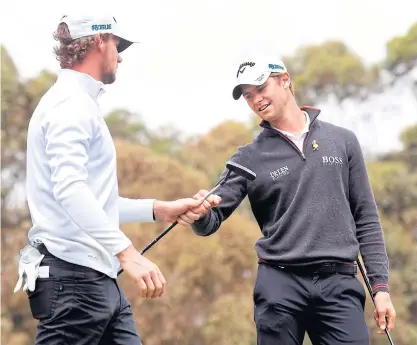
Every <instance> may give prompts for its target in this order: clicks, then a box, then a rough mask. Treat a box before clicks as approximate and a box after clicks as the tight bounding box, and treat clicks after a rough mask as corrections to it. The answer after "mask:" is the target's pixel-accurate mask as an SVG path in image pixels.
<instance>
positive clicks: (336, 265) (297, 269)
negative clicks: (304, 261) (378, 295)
mask: <svg viewBox="0 0 417 345" xmlns="http://www.w3.org/2000/svg"><path fill="white" fill-rule="evenodd" d="M258 262H259V263H260V264H267V265H271V266H275V267H278V268H280V269H283V270H286V271H288V272H293V273H298V274H301V275H302V274H305V275H329V274H345V275H356V273H357V272H358V267H357V266H356V264H355V263H354V262H324V263H319V264H310V265H302V266H301V265H300V266H298V265H297V266H295V265H294V266H293V265H281V264H278V263H274V262H268V261H265V260H262V259H259V261H258Z"/></svg>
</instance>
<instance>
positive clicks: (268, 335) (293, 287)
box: [253, 263, 369, 345]
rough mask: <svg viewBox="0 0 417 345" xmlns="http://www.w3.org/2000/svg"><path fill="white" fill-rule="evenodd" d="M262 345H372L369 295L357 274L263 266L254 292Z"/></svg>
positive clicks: (259, 342)
mask: <svg viewBox="0 0 417 345" xmlns="http://www.w3.org/2000/svg"><path fill="white" fill-rule="evenodd" d="M253 298H254V320H255V324H256V330H257V344H258V345H276V344H285V345H301V344H303V340H304V335H305V333H306V332H307V334H308V336H309V338H310V340H311V341H312V343H313V344H314V345H316V344H317V345H318V344H320V345H341V344H351V345H368V344H369V334H368V328H367V326H366V323H365V315H364V305H365V299H366V294H365V289H364V288H363V286H362V284H361V282H360V281H359V280H358V279H357V278H356V276H355V274H340V273H313V271H311V272H310V271H309V270H305V269H300V270H297V271H293V270H292V269H289V268H288V267H285V268H280V267H279V266H271V265H267V264H263V263H262V264H260V265H259V268H258V275H257V279H256V283H255V287H254V295H253Z"/></svg>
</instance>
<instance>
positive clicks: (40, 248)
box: [32, 242, 53, 256]
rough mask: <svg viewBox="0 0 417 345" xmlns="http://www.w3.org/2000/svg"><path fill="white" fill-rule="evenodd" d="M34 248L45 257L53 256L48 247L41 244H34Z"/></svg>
mask: <svg viewBox="0 0 417 345" xmlns="http://www.w3.org/2000/svg"><path fill="white" fill-rule="evenodd" d="M32 247H35V248H36V249H37V250H38V251H39V253H41V254H43V255H45V256H53V255H52V254H51V253H50V252H49V251H48V249H47V248H46V246H45V245H44V244H43V243H41V242H35V243H32Z"/></svg>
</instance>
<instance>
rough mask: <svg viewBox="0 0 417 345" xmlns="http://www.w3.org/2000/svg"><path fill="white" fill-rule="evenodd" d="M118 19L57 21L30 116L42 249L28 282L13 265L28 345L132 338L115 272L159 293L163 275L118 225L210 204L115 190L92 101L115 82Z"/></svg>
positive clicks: (35, 239) (35, 237)
mask: <svg viewBox="0 0 417 345" xmlns="http://www.w3.org/2000/svg"><path fill="white" fill-rule="evenodd" d="M119 25H120V24H119V23H117V21H116V19H115V18H114V17H112V16H76V17H73V16H64V17H63V18H62V19H61V21H60V23H59V26H58V28H57V31H56V34H55V35H56V39H57V41H58V42H59V45H58V46H57V47H56V48H55V54H56V57H57V60H58V61H59V62H60V65H61V68H62V69H61V71H60V72H59V75H58V78H57V81H56V83H55V84H54V85H53V86H52V87H51V88H50V89H49V90H48V91H47V92H46V94H45V95H44V96H43V98H42V99H41V101H40V102H39V104H38V106H37V108H36V110H35V112H34V114H33V116H32V118H31V120H30V124H29V129H28V138H27V200H28V204H29V209H30V214H31V218H32V223H33V226H32V228H31V229H30V231H29V242H30V244H31V245H32V246H35V247H36V248H37V249H38V251H39V252H40V254H42V256H40V259H39V260H38V263H39V262H40V267H36V268H35V270H34V271H35V272H36V276H37V279H36V281H35V278H36V277H33V276H31V275H30V274H29V272H30V270H29V269H28V270H27V271H26V274H25V268H24V267H25V266H24V263H22V264H21V266H20V275H21V279H20V283H18V285H19V284H21V283H22V281H23V280H24V279H23V278H25V279H26V280H27V281H26V287H25V290H26V291H27V293H28V297H29V303H30V308H31V311H32V315H33V317H34V318H35V319H37V320H39V324H38V333H37V337H36V344H37V345H44V344H45V345H46V344H48V345H54V344H72V345H79V344H89V345H93V344H100V345H103V344H132V345H133V344H134V345H139V344H141V341H140V338H139V334H138V332H137V331H136V328H135V323H134V319H133V316H132V312H131V309H130V304H129V302H128V301H127V300H126V299H125V297H124V296H123V293H122V291H121V290H120V288H119V286H118V284H117V281H116V278H117V272H118V270H119V269H120V267H121V268H123V270H124V272H126V273H125V274H127V275H128V276H129V278H131V279H132V280H133V281H134V282H135V284H136V286H137V288H138V291H139V293H140V295H141V296H142V297H146V298H155V297H159V296H161V295H162V294H163V293H164V289H165V278H164V276H163V274H162V273H161V271H160V270H159V268H158V267H157V266H156V265H155V264H154V263H152V262H150V261H149V260H148V259H146V258H145V257H143V256H141V255H140V254H139V253H138V251H137V250H136V249H135V247H134V246H133V244H132V242H131V241H130V240H129V238H128V237H126V235H125V234H124V233H123V232H122V231H121V230H120V227H119V224H120V223H123V222H132V221H136V222H153V221H154V220H155V219H161V220H164V221H169V222H174V221H178V222H179V223H180V224H182V225H188V224H191V223H193V221H195V220H197V219H198V218H199V217H200V216H202V215H203V214H205V212H207V210H208V209H209V208H210V207H213V206H215V205H217V204H218V203H219V202H220V198H219V197H217V196H212V197H211V198H209V199H208V200H207V201H205V202H204V203H203V204H201V202H200V201H199V200H194V199H192V198H187V199H180V200H176V201H172V202H165V201H159V200H154V199H146V200H133V199H126V198H122V197H120V196H119V193H118V182H117V169H116V150H115V146H114V143H113V140H112V137H111V135H110V132H109V130H108V128H107V126H106V123H105V121H104V119H103V115H102V113H101V112H100V109H99V107H98V104H97V99H98V97H99V95H100V94H101V93H102V92H103V85H104V84H111V83H113V82H114V81H115V79H116V71H117V66H118V64H119V63H120V62H121V61H122V59H121V57H120V55H119V53H121V52H122V51H123V50H125V49H126V48H127V47H129V46H130V45H131V44H132V43H133V40H131V39H129V36H128V35H125V34H123V33H122V31H121V30H120V26H119ZM138 178H140V176H138ZM32 249H33V248H32ZM27 267H29V266H27ZM32 268H33V267H32ZM17 288H20V286H17Z"/></svg>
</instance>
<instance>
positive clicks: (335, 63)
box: [285, 41, 379, 104]
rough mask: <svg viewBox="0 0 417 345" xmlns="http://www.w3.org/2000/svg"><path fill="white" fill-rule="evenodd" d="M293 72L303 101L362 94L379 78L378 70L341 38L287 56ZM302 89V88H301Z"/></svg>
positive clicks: (304, 48)
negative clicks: (364, 61)
mask: <svg viewBox="0 0 417 345" xmlns="http://www.w3.org/2000/svg"><path fill="white" fill-rule="evenodd" d="M285 62H286V64H287V65H288V66H287V67H288V69H289V71H290V72H291V74H292V79H293V81H294V84H295V92H296V94H297V97H298V98H299V99H300V103H302V104H314V102H315V101H317V100H319V99H321V98H323V97H325V96H328V95H329V94H334V95H335V96H336V97H337V98H338V99H339V100H340V101H341V100H343V99H345V98H347V97H349V96H359V95H360V92H361V91H363V90H364V89H365V88H366V87H370V86H371V85H373V84H376V83H377V81H378V77H379V74H378V69H377V67H376V66H373V67H372V68H370V69H367V68H366V67H365V65H364V63H363V62H362V60H361V59H360V58H359V57H358V56H357V55H356V54H354V53H353V52H351V51H350V50H349V49H348V47H347V46H346V45H345V44H344V43H342V42H339V41H326V42H324V43H322V44H317V45H308V46H304V47H301V48H299V49H298V50H297V51H296V53H295V54H294V55H293V56H292V57H287V58H285ZM298 90H300V91H298Z"/></svg>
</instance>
